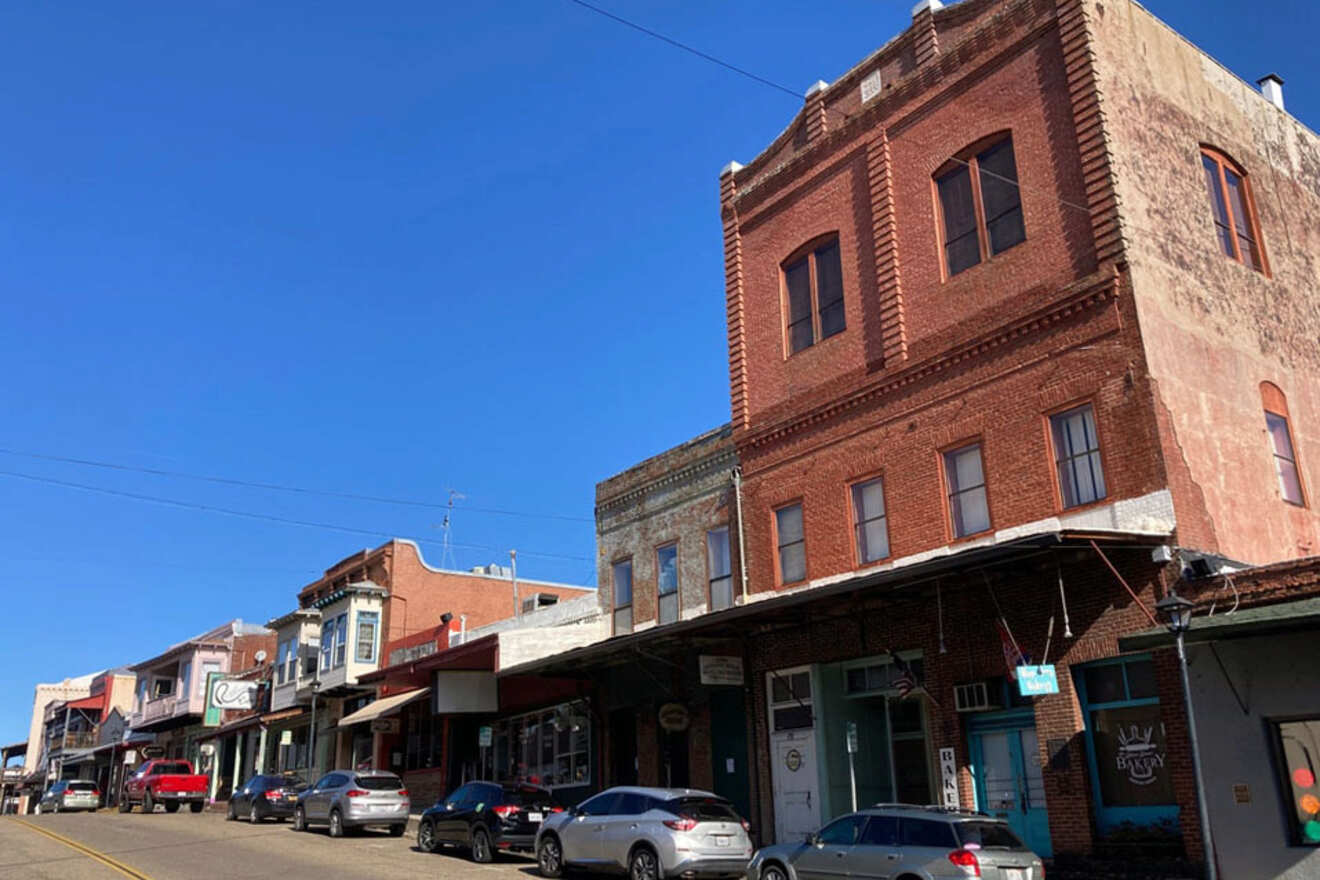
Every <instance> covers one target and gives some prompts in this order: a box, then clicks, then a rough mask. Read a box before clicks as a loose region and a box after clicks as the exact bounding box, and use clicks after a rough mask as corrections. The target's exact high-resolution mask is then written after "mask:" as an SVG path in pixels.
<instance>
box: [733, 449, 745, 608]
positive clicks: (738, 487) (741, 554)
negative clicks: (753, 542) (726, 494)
mask: <svg viewBox="0 0 1320 880" xmlns="http://www.w3.org/2000/svg"><path fill="white" fill-rule="evenodd" d="M732 473H733V505H734V515H735V516H736V517H737V518H738V573H739V580H740V581H741V582H742V583H741V586H742V604H744V605H746V604H747V541H746V535H745V533H744V531H743V509H742V468H741V467H738V466H735V467H734V468H733V472H732Z"/></svg>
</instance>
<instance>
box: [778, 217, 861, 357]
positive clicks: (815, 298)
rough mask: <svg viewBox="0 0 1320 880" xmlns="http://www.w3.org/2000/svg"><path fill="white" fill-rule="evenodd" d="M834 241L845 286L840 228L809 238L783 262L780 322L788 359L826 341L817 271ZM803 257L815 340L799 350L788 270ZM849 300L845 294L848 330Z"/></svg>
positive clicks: (780, 280)
mask: <svg viewBox="0 0 1320 880" xmlns="http://www.w3.org/2000/svg"><path fill="white" fill-rule="evenodd" d="M830 242H833V243H834V246H835V247H837V248H838V249H839V270H840V275H839V285H840V287H842V285H843V274H842V270H843V266H844V262H843V244H842V242H841V241H840V238H839V230H837V229H834V230H831V231H829V232H822V233H821V234H819V235H817V236H815V237H814V238H811V239H808V240H807V241H806V242H805V243H804V244H801V245H799V246H798V247H797V249H796V250H794V251H793V252H792V253H791V254H789V255H788V256H787V257H785V258H784V259H783V260H781V261H780V262H779V310H780V314H782V315H783V320H782V321H781V322H780V325H781V327H782V330H783V336H784V360H788V359H789V358H791V357H792V356H793V355H795V354H800V353H801V352H804V351H806V350H807V349H809V348H814V347H815V346H817V345H820V344H821V343H822V342H824V341H825V340H824V338H823V337H822V336H821V327H820V281H819V275H818V274H817V261H816V253H817V252H818V251H819V250H820V249H821V248H823V247H825V246H826V245H827V244H829V243H830ZM803 260H806V261H807V283H808V285H809V286H810V290H808V291H807V293H808V296H809V297H810V301H811V302H810V308H811V315H810V317H811V342H810V344H808V345H804V346H803V347H802V348H800V349H798V350H797V351H793V337H792V331H791V330H790V329H789V328H790V325H791V324H792V318H793V307H792V300H791V298H790V296H789V290H788V269H789V267H790V266H793V265H796V264H797V263H800V262H802V261H803ZM844 293H845V294H846V291H844ZM847 301H848V299H847V296H846V295H845V296H844V298H843V302H844V303H845V309H844V330H847V329H848V324H847V308H846V304H847ZM835 335H836V336H838V335H841V332H840V333H836V334H835Z"/></svg>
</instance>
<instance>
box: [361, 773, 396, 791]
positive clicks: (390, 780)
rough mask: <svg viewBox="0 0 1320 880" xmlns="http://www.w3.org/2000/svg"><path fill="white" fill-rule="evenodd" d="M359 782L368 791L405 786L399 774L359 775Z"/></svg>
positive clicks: (387, 789)
mask: <svg viewBox="0 0 1320 880" xmlns="http://www.w3.org/2000/svg"><path fill="white" fill-rule="evenodd" d="M357 784H358V785H360V786H362V787H363V788H365V789H366V790H367V791H389V790H390V789H395V790H397V789H400V788H403V781H402V780H400V779H399V777H397V776H359V777H357Z"/></svg>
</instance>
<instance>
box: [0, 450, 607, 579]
mask: <svg viewBox="0 0 1320 880" xmlns="http://www.w3.org/2000/svg"><path fill="white" fill-rule="evenodd" d="M0 476H3V477H13V478H16V479H20V480H30V481H32V482H34V483H46V484H48V485H52V486H62V487H64V488H66V489H80V490H82V491H84V492H97V493H100V494H102V495H113V496H115V497H118V498H131V499H133V500H135V501H147V502H150V503H152V504H164V505H166V506H168V507H179V508H183V509H185V510H200V511H203V512H206V513H219V514H224V515H225V516H237V517H242V518H245V519H255V520H261V521H263V522H273V523H280V524H281V525H290V526H302V527H303V528H309V529H324V530H328V531H334V532H344V533H346V534H350V535H368V536H370V537H373V538H406V539H407V540H409V541H413V542H415V543H417V544H428V545H434V544H435V543H436V542H435V541H430V540H427V539H426V538H417V537H413V536H411V535H400V534H397V533H391V532H380V531H376V530H374V529H360V528H356V527H354V526H341V525H337V524H335V523H323V522H316V521H313V520H302V519H291V518H289V517H283V516H275V515H274V514H269V513H256V512H254V511H249V510H234V509H233V508H229V507H216V506H214V505H210V504H199V503H197V502H193V501H179V500H177V499H174V498H161V497H159V496H156V495H141V494H138V493H136V492H123V491H120V490H119V489H107V488H105V487H104V486H90V485H88V484H86V483H73V482H69V481H67V480H56V479H52V478H50V477H39V476H37V475H35V474H24V473H20V472H18V471H6V470H0ZM450 546H451V547H459V548H461V549H464V550H486V551H491V552H502V551H503V550H504V549H506V548H502V547H491V546H489V545H485V544H451V545H450ZM518 552H520V553H522V554H524V555H526V556H536V557H539V558H542V559H562V560H568V561H570V562H585V561H588V560H591V559H592V557H589V556H570V555H568V554H564V553H538V552H537V551H535V550H519V551H518Z"/></svg>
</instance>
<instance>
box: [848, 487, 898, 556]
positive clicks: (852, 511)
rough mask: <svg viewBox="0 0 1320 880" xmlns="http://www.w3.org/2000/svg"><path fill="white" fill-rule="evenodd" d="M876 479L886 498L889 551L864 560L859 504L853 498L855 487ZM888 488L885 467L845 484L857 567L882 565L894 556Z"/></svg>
mask: <svg viewBox="0 0 1320 880" xmlns="http://www.w3.org/2000/svg"><path fill="white" fill-rule="evenodd" d="M876 480H879V481H880V488H881V494H882V495H883V496H884V499H885V517H884V519H885V546H886V548H887V549H888V551H889V552H888V553H886V554H885V555H884V556H881V557H879V558H878V559H871V560H863V559H862V555H861V548H860V547H859V546H858V544H857V525H858V522H857V505H856V503H855V502H854V499H853V488H854V487H856V486H862V485H865V484H866V483H872V482H875V481H876ZM887 488H888V484H887V483H886V481H885V471H884V469H883V468H881V469H879V470H876V471H872V472H871V473H869V474H864V475H861V476H857V477H853V478H851V479H849V480H847V481H846V482H845V483H844V484H843V493H844V502H845V505H846V508H845V509H846V510H847V511H848V531H849V540H848V543H849V546H850V547H851V548H852V560H853V566H854V567H855V568H858V569H862V568H870V567H871V566H873V565H881V564H883V563H885V562H888V561H889V560H891V559H893V558H894V542H893V539H892V536H891V535H890V532H889V493H888V492H887V491H885V490H886V489H887Z"/></svg>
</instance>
